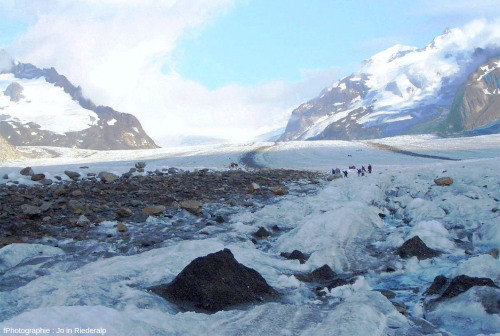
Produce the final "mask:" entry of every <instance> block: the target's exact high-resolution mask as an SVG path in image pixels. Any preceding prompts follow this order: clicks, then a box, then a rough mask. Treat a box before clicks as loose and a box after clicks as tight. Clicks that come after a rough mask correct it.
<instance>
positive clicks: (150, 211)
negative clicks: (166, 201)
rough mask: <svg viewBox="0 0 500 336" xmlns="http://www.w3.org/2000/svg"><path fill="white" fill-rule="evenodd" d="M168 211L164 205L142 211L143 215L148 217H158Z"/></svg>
mask: <svg viewBox="0 0 500 336" xmlns="http://www.w3.org/2000/svg"><path fill="white" fill-rule="evenodd" d="M166 209H167V208H166V207H165V206H164V205H153V206H149V207H145V208H144V209H142V213H144V214H146V215H148V216H158V215H161V214H162V213H163V212H165V210H166Z"/></svg>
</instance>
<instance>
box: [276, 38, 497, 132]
mask: <svg viewBox="0 0 500 336" xmlns="http://www.w3.org/2000/svg"><path fill="white" fill-rule="evenodd" d="M499 46H500V41H495V39H494V38H492V39H491V40H485V41H482V40H479V39H478V38H477V37H475V36H472V37H471V36H468V35H467V34H466V32H464V31H463V30H462V29H452V30H450V29H448V30H446V31H445V32H444V33H443V34H442V35H440V36H438V37H436V38H435V39H434V40H433V41H432V43H430V44H429V45H427V46H426V47H425V48H422V49H417V48H414V47H408V46H403V45H396V46H394V47H391V48H388V49H386V50H384V51H382V52H380V53H378V54H376V55H374V56H372V57H371V58H369V59H368V60H366V61H364V63H363V64H362V65H361V67H360V68H359V70H358V71H356V72H355V73H353V74H352V75H350V76H347V77H344V78H342V79H341V80H339V81H338V82H336V83H335V84H334V85H333V86H332V87H330V88H327V89H325V90H323V91H322V92H321V93H320V95H319V96H318V97H316V98H314V99H312V100H310V101H308V102H306V103H304V104H302V105H300V106H299V107H298V108H296V109H295V110H294V111H293V112H292V115H291V117H290V119H289V121H288V124H287V127H286V129H285V132H284V133H283V135H282V136H281V137H280V138H279V140H280V141H290V140H320V139H342V140H354V139H373V138H380V137H386V136H394V135H400V134H425V133H439V134H442V135H448V134H457V133H459V132H463V131H470V130H476V129H480V128H485V127H486V128H487V127H490V126H492V125H494V124H495V123H497V122H498V121H499V120H500V110H499V108H498V102H497V100H498V94H499V93H500V85H499V84H500V83H499V82H500V81H499V80H498V72H499V71H500V69H498V68H499V67H498V61H497V60H498V58H499V57H500V47H499Z"/></svg>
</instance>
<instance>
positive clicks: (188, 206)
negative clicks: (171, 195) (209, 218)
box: [180, 200, 202, 215]
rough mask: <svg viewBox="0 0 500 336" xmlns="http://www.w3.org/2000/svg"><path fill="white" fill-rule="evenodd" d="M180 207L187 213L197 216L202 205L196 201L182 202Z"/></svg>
mask: <svg viewBox="0 0 500 336" xmlns="http://www.w3.org/2000/svg"><path fill="white" fill-rule="evenodd" d="M180 205H181V208H182V209H184V210H187V211H189V212H190V213H192V214H193V215H198V214H199V213H200V212H201V208H202V204H201V203H200V202H198V201H196V200H186V201H182V202H181V203H180Z"/></svg>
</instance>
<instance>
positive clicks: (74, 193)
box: [71, 190, 83, 197]
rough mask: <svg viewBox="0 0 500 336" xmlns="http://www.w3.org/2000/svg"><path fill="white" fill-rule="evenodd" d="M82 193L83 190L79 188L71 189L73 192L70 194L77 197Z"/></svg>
mask: <svg viewBox="0 0 500 336" xmlns="http://www.w3.org/2000/svg"><path fill="white" fill-rule="evenodd" d="M82 195H83V192H82V191H81V190H73V192H72V193H71V196H74V197H79V196H82Z"/></svg>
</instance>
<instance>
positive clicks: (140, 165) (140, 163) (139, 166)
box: [135, 161, 146, 169]
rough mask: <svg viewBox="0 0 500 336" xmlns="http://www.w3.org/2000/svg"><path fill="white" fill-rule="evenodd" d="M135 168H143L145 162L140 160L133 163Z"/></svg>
mask: <svg viewBox="0 0 500 336" xmlns="http://www.w3.org/2000/svg"><path fill="white" fill-rule="evenodd" d="M135 168H137V169H144V168H146V162H144V161H142V162H136V163H135Z"/></svg>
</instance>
